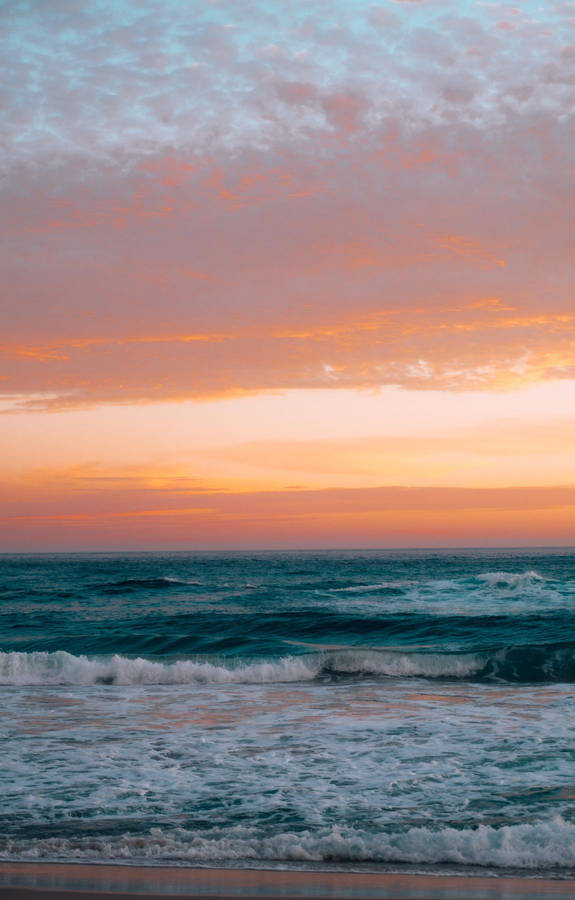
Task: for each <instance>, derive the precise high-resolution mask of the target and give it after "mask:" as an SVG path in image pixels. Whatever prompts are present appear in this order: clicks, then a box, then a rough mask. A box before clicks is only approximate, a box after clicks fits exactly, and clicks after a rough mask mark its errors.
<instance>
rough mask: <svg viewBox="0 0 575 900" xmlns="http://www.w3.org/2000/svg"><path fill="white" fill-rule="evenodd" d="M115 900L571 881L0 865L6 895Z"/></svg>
mask: <svg viewBox="0 0 575 900" xmlns="http://www.w3.org/2000/svg"><path fill="white" fill-rule="evenodd" d="M59 894H62V895H65V897H66V900H84V898H85V900H96V898H98V897H106V896H109V895H111V896H113V897H114V900H129V898H130V900H131V898H137V897H145V898H147V900H154V898H156V897H157V898H160V897H166V896H175V897H193V898H195V900H200V898H210V900H211V898H213V900H216V898H218V900H219V898H228V897H229V898H232V897H242V898H253V900H264V898H265V900H268V898H270V900H271V898H282V900H290V898H294V900H295V898H302V900H307V898H310V900H312V898H313V900H323V898H325V900H364V898H370V900H504V898H505V900H539V898H547V897H548V898H552V900H572V898H573V896H575V880H567V879H566V880H552V879H538V878H522V877H501V878H490V877H483V876H480V875H473V876H458V875H451V876H446V875H417V874H391V873H355V872H349V873H342V872H301V871H299V872H294V871H270V870H252V869H188V868H167V867H132V866H108V865H99V866H86V865H72V864H58V863H37V864H33V863H0V896H1V897H3V898H4V900H10V898H14V900H43V898H45V900H53V898H55V897H56V896H58V895H59Z"/></svg>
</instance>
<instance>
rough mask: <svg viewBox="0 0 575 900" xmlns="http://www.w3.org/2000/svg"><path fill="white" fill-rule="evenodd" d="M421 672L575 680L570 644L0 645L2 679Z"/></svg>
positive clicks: (171, 680) (119, 680)
mask: <svg viewBox="0 0 575 900" xmlns="http://www.w3.org/2000/svg"><path fill="white" fill-rule="evenodd" d="M346 677H347V678H378V677H379V678H385V677H394V678H425V679H442V678H443V679H456V680H466V679H467V680H481V681H494V682H507V683H532V682H574V681H575V644H572V643H571V644H565V645H540V646H518V647H506V648H503V649H500V650H497V651H493V652H491V653H422V652H403V651H391V650H341V651H327V652H322V653H316V654H309V655H307V656H286V657H280V658H277V659H271V660H257V661H250V662H246V661H243V662H242V661H239V660H223V659H219V660H215V661H206V660H205V659H204V660H202V659H182V660H175V661H173V662H158V661H155V660H151V659H144V658H142V657H138V658H130V657H126V656H119V655H117V654H116V655H114V656H109V657H102V656H100V657H88V656H74V655H73V654H71V653H67V652H66V651H64V650H59V651H56V652H52V653H48V652H33V653H23V652H10V653H3V652H0V684H4V685H27V684H52V685H56V684H67V685H91V684H103V685H105V684H108V685H113V684H118V685H130V684H133V685H136V684H141V685H145V684H165V685H170V684H171V685H177V684H273V683H282V682H298V681H301V682H306V681H314V680H322V681H326V680H330V679H331V680H337V679H339V678H346Z"/></svg>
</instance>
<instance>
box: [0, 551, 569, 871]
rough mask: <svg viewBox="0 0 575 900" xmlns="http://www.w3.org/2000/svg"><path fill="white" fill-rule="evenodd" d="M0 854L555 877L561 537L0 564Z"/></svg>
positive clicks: (559, 844)
mask: <svg viewBox="0 0 575 900" xmlns="http://www.w3.org/2000/svg"><path fill="white" fill-rule="evenodd" d="M0 695H1V696H0V699H1V703H2V707H1V714H0V794H1V796H2V798H3V800H2V804H1V807H0V858H3V859H12V860H14V859H28V860H29V859H34V860H38V859H41V860H76V861H97V862H105V861H114V860H120V861H125V862H137V863H150V864H152V863H154V864H173V865H230V864H231V865H268V866H278V865H279V866H282V865H283V866H285V865H290V866H296V867H308V866H314V865H316V866H317V865H322V866H326V865H330V866H335V867H340V868H350V867H351V868H361V867H367V868H372V869H373V868H378V867H381V866H386V867H392V868H394V867H395V868H401V867H402V866H411V867H414V866H415V867H418V868H421V867H424V868H427V867H432V868H433V870H449V869H450V867H457V868H460V867H478V866H479V867H485V868H486V869H488V870H489V871H498V872H503V871H515V870H522V871H524V872H526V873H531V874H534V875H535V874H555V875H568V874H571V875H573V873H574V872H575V551H565V550H563V551H562V550H557V551H550V550H546V551H530V552H527V551H459V552H451V553H450V552H431V551H428V552H423V551H421V552H407V551H405V552H375V551H373V552H349V553H342V552H337V553H336V552H333V553H295V552H293V553H277V554H271V553H261V554H246V553H242V554H215V553H214V554H173V555H168V554H166V555H160V554H146V555H140V554H130V555H123V556H120V555H71V556H62V555H54V556H49V555H42V556H39V555H36V556H3V557H0Z"/></svg>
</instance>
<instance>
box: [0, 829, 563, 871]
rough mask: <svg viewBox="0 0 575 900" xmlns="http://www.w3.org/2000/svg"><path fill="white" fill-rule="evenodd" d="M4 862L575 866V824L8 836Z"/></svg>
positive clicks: (1, 849) (1, 847) (0, 850)
mask: <svg viewBox="0 0 575 900" xmlns="http://www.w3.org/2000/svg"><path fill="white" fill-rule="evenodd" d="M0 858H2V859H51V860H58V859H62V860H70V859H74V860H82V859H83V860H86V859H87V860H95V859H97V860H99V861H106V860H137V861H149V862H167V863H173V864H178V863H179V864H189V863H208V864H209V863H222V862H238V861H260V862H272V861H275V862H300V863H301V862H328V861H329V862H331V863H338V862H339V863H342V864H349V863H354V862H356V863H357V862H372V863H411V864H423V865H426V864H427V865H440V864H451V865H453V864H456V865H467V866H493V867H498V868H511V867H512V868H514V869H525V870H537V871H541V870H546V869H547V870H548V869H555V870H556V869H570V868H573V867H575V825H574V824H573V823H571V822H568V821H566V820H565V819H563V818H561V817H560V816H555V817H554V818H552V819H549V820H547V821H542V822H535V823H529V824H527V823H526V824H516V825H507V826H502V827H499V828H494V827H492V826H488V825H480V826H479V827H477V828H473V829H472V828H466V829H455V828H441V829H432V828H410V829H409V830H407V831H402V832H395V833H394V832H386V831H381V832H379V833H372V832H371V833H370V832H362V831H356V830H351V829H348V828H339V827H334V828H332V829H331V830H329V831H327V830H326V831H324V832H323V833H319V834H318V833H316V834H313V833H312V832H310V831H305V832H303V833H298V834H296V833H291V832H284V833H281V834H275V835H271V836H269V837H264V836H263V835H262V833H261V832H257V831H256V829H254V828H252V827H245V826H236V827H234V828H230V829H228V830H227V833H225V834H222V832H221V831H219V830H216V829H214V830H213V831H212V832H208V833H207V834H205V835H202V834H198V833H194V832H190V831H186V830H185V829H175V830H173V831H171V830H170V831H167V830H162V829H159V828H154V829H152V830H151V832H150V834H149V835H147V836H144V835H141V834H140V835H137V836H132V835H129V834H128V835H122V836H119V837H116V838H112V837H105V838H103V837H98V836H91V837H89V838H88V837H85V838H82V837H79V838H44V839H40V840H36V841H32V842H30V841H22V840H18V839H16V840H4V841H3V842H2V843H1V844H0Z"/></svg>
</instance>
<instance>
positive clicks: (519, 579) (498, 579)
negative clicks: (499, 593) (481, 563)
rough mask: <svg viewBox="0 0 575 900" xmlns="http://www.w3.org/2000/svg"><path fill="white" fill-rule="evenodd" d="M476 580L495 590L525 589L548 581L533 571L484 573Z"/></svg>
mask: <svg viewBox="0 0 575 900" xmlns="http://www.w3.org/2000/svg"><path fill="white" fill-rule="evenodd" d="M475 579H476V581H482V582H484V583H486V584H488V585H489V587H495V588H521V587H523V588H525V587H529V586H530V585H534V584H538V583H539V582H542V581H546V580H547V579H546V578H544V577H543V575H539V573H538V572H534V571H533V570H531V571H529V572H484V573H483V574H481V575H476V576H475Z"/></svg>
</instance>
